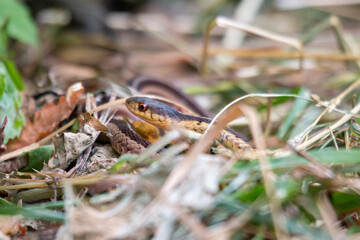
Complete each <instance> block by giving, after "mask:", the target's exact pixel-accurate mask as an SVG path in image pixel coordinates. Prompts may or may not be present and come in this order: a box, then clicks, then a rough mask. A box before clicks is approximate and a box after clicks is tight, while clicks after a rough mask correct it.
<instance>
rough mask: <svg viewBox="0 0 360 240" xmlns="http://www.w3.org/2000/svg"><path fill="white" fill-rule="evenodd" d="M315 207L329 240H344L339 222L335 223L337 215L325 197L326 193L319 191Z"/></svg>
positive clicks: (343, 233) (344, 236)
mask: <svg viewBox="0 0 360 240" xmlns="http://www.w3.org/2000/svg"><path fill="white" fill-rule="evenodd" d="M316 205H317V207H318V209H319V212H320V215H321V217H322V219H323V220H324V223H325V227H326V229H327V230H328V232H329V234H330V236H331V238H332V239H336V240H340V239H346V234H345V231H344V229H342V228H341V226H340V224H339V222H337V215H336V213H335V210H334V208H333V207H332V205H331V203H330V201H329V199H328V197H327V193H326V191H321V192H320V193H319V196H318V198H317V199H316Z"/></svg>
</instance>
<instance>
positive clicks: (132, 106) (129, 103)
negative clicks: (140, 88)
mask: <svg viewBox="0 0 360 240" xmlns="http://www.w3.org/2000/svg"><path fill="white" fill-rule="evenodd" d="M137 105H138V103H137V101H136V99H135V98H134V97H129V98H127V99H126V100H125V106H126V107H127V109H129V111H130V112H132V113H134V114H135V113H136V107H137Z"/></svg>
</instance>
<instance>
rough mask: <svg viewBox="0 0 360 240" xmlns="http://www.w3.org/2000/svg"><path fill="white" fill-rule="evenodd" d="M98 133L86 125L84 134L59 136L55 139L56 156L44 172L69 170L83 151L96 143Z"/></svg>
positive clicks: (62, 134)
mask: <svg viewBox="0 0 360 240" xmlns="http://www.w3.org/2000/svg"><path fill="white" fill-rule="evenodd" d="M97 133H98V131H96V130H95V129H94V128H93V127H91V126H90V125H88V124H85V125H84V128H83V131H82V132H78V133H71V132H65V133H61V134H59V135H57V136H56V137H55V139H54V145H55V154H54V156H53V157H52V158H50V159H49V163H48V164H47V166H45V167H44V169H43V171H52V170H54V169H55V168H61V169H65V168H67V167H68V166H69V165H70V164H71V163H72V162H73V161H74V160H75V159H77V158H78V157H79V156H80V154H81V153H82V152H83V151H85V150H86V149H87V148H88V147H89V146H91V145H92V144H93V143H94V141H95V138H96V134H97Z"/></svg>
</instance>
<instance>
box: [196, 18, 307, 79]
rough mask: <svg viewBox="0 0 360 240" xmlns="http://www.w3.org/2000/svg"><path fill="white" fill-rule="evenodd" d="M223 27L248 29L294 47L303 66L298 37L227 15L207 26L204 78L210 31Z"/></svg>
mask: <svg viewBox="0 0 360 240" xmlns="http://www.w3.org/2000/svg"><path fill="white" fill-rule="evenodd" d="M216 26H217V27H221V28H233V29H238V30H242V31H246V32H248V33H252V34H255V35H258V36H261V37H264V38H267V39H271V40H273V41H276V42H280V43H284V44H287V45H289V46H291V47H294V48H296V49H297V50H298V52H299V60H300V69H301V68H302V59H303V45H302V43H301V42H300V41H299V40H298V39H296V38H290V37H286V36H283V35H280V34H277V33H273V32H270V31H266V30H264V29H261V28H258V27H254V26H252V25H249V24H246V23H242V22H236V21H233V20H231V19H228V18H225V17H221V16H220V17H217V18H216V19H215V20H214V21H213V22H211V23H210V24H209V26H208V27H207V28H206V31H205V37H204V44H203V56H202V61H201V68H200V69H201V75H202V76H203V78H205V77H206V68H207V67H206V66H207V60H208V47H209V46H208V45H209V38H210V32H211V30H212V29H213V28H214V27H216Z"/></svg>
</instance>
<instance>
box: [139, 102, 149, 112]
mask: <svg viewBox="0 0 360 240" xmlns="http://www.w3.org/2000/svg"><path fill="white" fill-rule="evenodd" d="M138 109H139V111H140V112H145V111H146V110H147V109H148V105H147V104H145V103H139V107H138Z"/></svg>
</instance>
